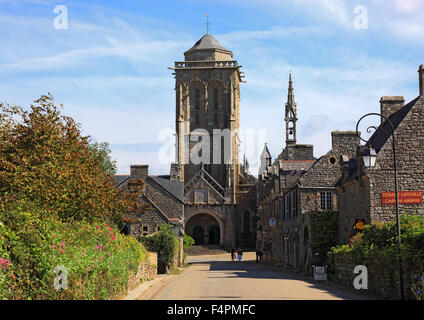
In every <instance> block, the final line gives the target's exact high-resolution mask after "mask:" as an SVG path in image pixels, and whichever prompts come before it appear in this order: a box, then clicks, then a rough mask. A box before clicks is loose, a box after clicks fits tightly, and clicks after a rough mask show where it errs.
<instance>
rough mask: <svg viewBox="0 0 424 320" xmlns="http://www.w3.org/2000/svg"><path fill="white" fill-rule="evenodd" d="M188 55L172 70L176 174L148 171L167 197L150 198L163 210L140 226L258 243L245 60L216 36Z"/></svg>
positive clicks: (198, 238)
mask: <svg viewBox="0 0 424 320" xmlns="http://www.w3.org/2000/svg"><path fill="white" fill-rule="evenodd" d="M184 56H185V59H184V61H181V62H175V65H174V67H172V68H169V69H171V70H173V75H174V78H175V96H176V119H175V129H176V137H177V138H176V161H175V163H173V164H171V172H170V175H169V176H156V177H154V176H149V175H147V176H145V178H146V179H147V181H150V182H151V183H150V184H148V185H146V192H148V191H149V190H150V189H152V188H153V186H155V187H156V191H157V193H156V196H157V197H160V196H159V194H160V193H161V192H162V193H163V194H166V195H167V197H161V198H162V199H161V200H157V201H153V200H151V199H150V198H146V199H147V200H148V201H149V202H150V203H154V204H155V207H156V208H157V209H158V210H157V211H155V213H152V212H150V213H149V214H148V215H144V214H139V216H138V218H139V220H140V221H142V223H140V225H141V226H142V230H141V232H142V233H143V228H144V229H146V228H145V226H147V225H149V226H148V230H151V231H152V232H154V231H155V230H157V227H158V224H160V222H163V221H167V222H170V223H173V224H175V225H178V226H179V227H180V228H181V229H183V230H184V231H185V232H186V233H187V234H189V235H190V236H192V237H193V238H194V239H195V242H196V244H198V245H214V246H220V247H222V248H225V249H232V248H234V249H237V248H238V247H242V248H244V249H254V248H255V244H256V222H255V219H254V217H255V216H256V178H255V177H253V176H252V175H250V174H249V171H248V163H247V160H244V161H243V162H241V161H240V160H241V159H240V150H239V149H240V138H239V129H240V86H241V83H243V77H244V76H243V72H242V71H241V70H240V68H241V66H239V65H238V62H237V61H236V60H233V53H232V52H231V51H230V50H228V49H225V48H224V47H222V45H221V44H220V43H219V42H218V41H217V40H216V39H215V38H214V37H213V36H211V35H210V34H206V35H204V36H203V37H202V38H201V39H200V40H199V41H197V42H196V43H195V45H194V46H193V47H192V48H191V49H189V50H188V51H186V52H185V53H184ZM207 142H210V143H207ZM133 167H134V168H136V167H137V166H132V169H131V170H132V171H133ZM138 167H140V166H138ZM134 170H135V169H134ZM132 174H133V172H132ZM134 174H135V173H134ZM130 177H131V175H130V176H117V177H116V180H117V181H118V180H123V181H124V180H125V178H128V179H130ZM158 181H159V183H158ZM158 185H159V186H158ZM119 186H120V187H125V182H122V181H121V183H120V185H119ZM167 198H168V199H167ZM177 200H178V201H177ZM168 201H171V202H172V204H171V202H169V203H168ZM165 207H166V208H168V209H169V211H167V210H164V209H163V208H165ZM161 211H162V212H164V213H165V211H166V212H167V213H166V214H161ZM171 212H172V213H171ZM130 215H131V214H130ZM132 215H134V214H132ZM164 219H165V220H164ZM131 228H134V227H133V226H130V229H131ZM149 233H151V232H147V234H149Z"/></svg>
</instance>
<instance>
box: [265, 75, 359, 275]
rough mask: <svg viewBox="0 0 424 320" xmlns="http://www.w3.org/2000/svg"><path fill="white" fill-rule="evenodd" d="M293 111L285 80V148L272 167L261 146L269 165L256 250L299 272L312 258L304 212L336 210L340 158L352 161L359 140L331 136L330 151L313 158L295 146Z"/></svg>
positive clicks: (308, 149) (304, 148)
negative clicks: (286, 93)
mask: <svg viewBox="0 0 424 320" xmlns="http://www.w3.org/2000/svg"><path fill="white" fill-rule="evenodd" d="M293 106H295V102H294V95H293V87H292V79H291V76H290V79H289V94H288V99H287V103H286V111H285V113H286V116H285V121H286V147H285V148H284V149H283V151H282V152H281V153H280V155H279V156H278V157H277V159H276V161H274V163H273V165H271V156H270V154H269V151H268V148H267V147H266V146H265V149H264V152H263V154H262V159H261V161H262V162H263V163H267V165H268V166H267V170H265V172H262V174H261V176H260V180H259V185H260V187H258V188H259V190H260V191H259V196H258V197H259V201H258V205H259V208H260V210H262V211H261V217H260V228H259V229H260V230H259V232H258V240H259V241H258V246H259V247H262V249H263V251H264V252H265V260H268V261H269V262H272V263H275V264H281V265H284V266H287V267H294V268H296V269H299V268H303V267H304V266H305V262H306V261H307V259H308V255H310V254H311V251H310V232H311V231H310V224H311V221H310V216H309V213H310V212H320V211H337V209H338V208H337V195H336V192H335V187H334V184H335V183H336V181H337V179H338V178H339V175H340V168H339V165H338V162H339V158H340V157H349V156H352V155H353V154H354V153H355V150H356V147H357V145H358V143H359V139H358V137H357V136H356V133H355V132H352V131H334V132H332V133H331V137H332V149H331V150H330V151H328V152H327V153H326V154H325V155H323V156H322V157H320V158H318V159H315V158H314V156H313V146H312V145H301V144H296V131H295V127H296V126H295V125H296V121H297V115H296V108H295V107H293ZM264 159H266V161H264ZM309 259H310V256H309ZM309 261H310V260H309Z"/></svg>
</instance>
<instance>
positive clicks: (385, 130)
mask: <svg viewBox="0 0 424 320" xmlns="http://www.w3.org/2000/svg"><path fill="white" fill-rule="evenodd" d="M420 98H421V97H420V96H418V97H416V98H415V99H413V100H411V101H410V102H408V103H407V104H406V105H405V106H403V107H402V108H400V109H399V110H398V111H396V112H394V113H393V114H391V115H390V116H389V117H388V119H389V120H390V121H391V122H392V124H393V129H394V130H396V129H397V128H398V126H399V125H400V124H401V123H402V121H403V120H404V119H405V117H406V116H407V115H408V113H409V111H411V109H412V108H413V107H414V105H415V104H416V103H417V102H418V100H419V99H420ZM391 136H392V130H391V128H390V124H389V123H388V122H387V121H386V120H384V122H382V123H381V124H380V126H379V127H378V128H377V130H376V131H374V133H373V135H372V136H371V138H370V139H369V140H368V143H367V144H366V145H370V146H372V147H373V148H374V149H375V151H376V152H377V153H378V152H379V151H380V150H381V149H382V148H383V147H384V145H385V144H386V142H387V140H389V138H390V137H391ZM380 139H381V140H380Z"/></svg>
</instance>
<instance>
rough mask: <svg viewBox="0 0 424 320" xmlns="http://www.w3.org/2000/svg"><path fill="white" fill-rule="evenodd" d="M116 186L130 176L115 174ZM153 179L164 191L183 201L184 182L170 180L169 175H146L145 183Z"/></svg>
mask: <svg viewBox="0 0 424 320" xmlns="http://www.w3.org/2000/svg"><path fill="white" fill-rule="evenodd" d="M113 178H114V180H115V182H116V184H117V187H118V188H119V187H120V186H121V185H123V184H124V183H125V182H127V180H128V179H129V178H130V176H129V175H116V176H114V177H113ZM149 180H150V181H153V182H154V183H156V184H158V185H159V186H160V187H161V188H162V189H164V190H165V191H166V192H168V193H169V194H171V195H172V196H174V197H175V198H177V199H178V200H180V201H182V202H184V183H183V182H182V181H177V180H170V176H169V175H164V176H148V180H147V181H146V182H147V183H148V182H149Z"/></svg>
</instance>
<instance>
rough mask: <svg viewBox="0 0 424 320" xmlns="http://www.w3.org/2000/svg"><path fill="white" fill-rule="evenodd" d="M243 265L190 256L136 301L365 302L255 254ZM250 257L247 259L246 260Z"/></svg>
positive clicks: (224, 257)
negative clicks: (179, 270) (178, 270)
mask: <svg viewBox="0 0 424 320" xmlns="http://www.w3.org/2000/svg"><path fill="white" fill-rule="evenodd" d="M246 256H247V259H246V260H245V261H242V262H237V261H231V259H230V257H229V254H227V255H217V256H198V257H190V258H189V263H190V266H189V267H187V269H186V270H184V271H183V272H182V273H181V274H179V275H178V276H172V277H169V278H167V279H166V280H165V281H162V284H161V285H160V286H157V287H156V288H155V287H154V286H153V287H152V288H150V289H149V290H148V291H147V293H145V294H143V296H141V297H139V299H153V300H177V299H178V300H185V299H193V300H202V299H208V300H210V299H212V300H220V299H223V300H228V299H231V300H232V299H234V300H237V299H251V300H263V299H271V300H287V299H298V300H308V299H316V300H339V299H355V300H356V299H365V297H364V296H362V295H357V294H355V293H354V292H347V291H345V290H342V289H340V288H335V287H333V286H329V285H320V284H317V283H315V282H313V281H310V280H308V278H307V277H302V276H297V275H293V274H289V273H284V272H282V271H281V270H279V269H278V268H276V267H272V266H267V265H263V264H256V263H255V261H254V260H253V259H254V253H247V254H245V257H246ZM249 258H250V259H249Z"/></svg>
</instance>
